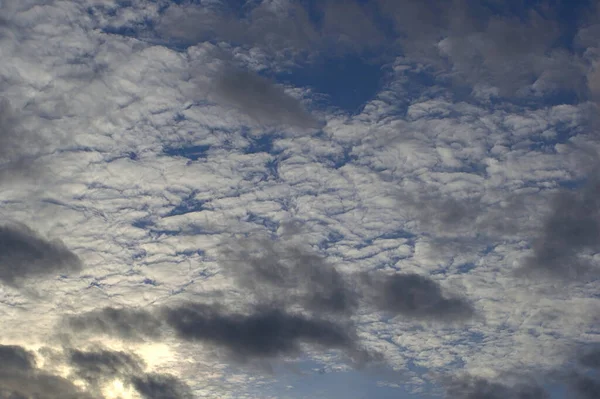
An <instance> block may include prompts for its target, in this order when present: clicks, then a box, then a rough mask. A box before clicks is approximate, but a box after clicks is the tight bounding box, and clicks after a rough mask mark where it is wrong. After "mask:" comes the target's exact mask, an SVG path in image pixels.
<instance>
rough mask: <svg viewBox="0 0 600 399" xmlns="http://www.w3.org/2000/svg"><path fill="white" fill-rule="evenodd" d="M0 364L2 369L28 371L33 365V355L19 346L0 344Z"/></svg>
mask: <svg viewBox="0 0 600 399" xmlns="http://www.w3.org/2000/svg"><path fill="white" fill-rule="evenodd" d="M0 364H1V365H2V366H1V367H2V369H12V370H20V371H28V370H32V369H33V368H34V367H35V357H34V356H33V354H32V353H31V352H29V351H27V350H25V349H24V348H22V347H20V346H15V345H0Z"/></svg>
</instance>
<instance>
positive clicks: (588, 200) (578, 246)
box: [519, 178, 600, 279]
mask: <svg viewBox="0 0 600 399" xmlns="http://www.w3.org/2000/svg"><path fill="white" fill-rule="evenodd" d="M599 248H600V181H599V180H598V179H597V178H592V179H591V180H590V181H589V182H588V183H587V184H586V185H585V186H584V187H582V188H581V189H578V190H572V191H563V192H561V193H559V194H558V195H557V196H556V197H555V198H554V200H553V202H552V206H551V210H550V213H549V214H548V216H547V217H546V219H545V220H544V223H543V226H542V231H541V233H540V235H539V236H538V237H537V239H536V240H535V241H534V243H533V254H532V255H531V256H530V257H528V258H527V259H526V260H525V263H524V265H523V267H522V268H521V269H520V270H519V272H520V273H523V274H527V275H539V274H544V275H549V276H553V277H560V278H568V279H574V278H581V277H585V276H586V275H588V274H589V273H590V272H591V271H593V269H594V267H593V265H592V264H591V263H590V261H588V260H587V259H585V258H584V257H583V255H586V254H588V255H589V254H590V253H592V252H597V251H598V249H599Z"/></svg>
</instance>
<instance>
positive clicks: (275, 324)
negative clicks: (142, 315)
mask: <svg viewBox="0 0 600 399" xmlns="http://www.w3.org/2000/svg"><path fill="white" fill-rule="evenodd" d="M164 314H165V319H166V323H167V324H168V325H169V326H171V327H172V328H173V329H174V330H175V331H176V333H177V335H178V336H179V337H180V338H181V339H184V340H188V341H205V342H210V343H212V344H215V345H217V346H219V347H221V348H224V349H226V350H227V351H228V352H229V354H230V355H231V356H233V357H234V358H237V359H239V360H242V361H244V360H247V359H269V358H276V357H279V356H284V355H295V354H297V353H299V351H300V344H301V343H308V344H313V345H317V346H320V347H324V348H338V349H345V350H352V349H354V338H353V337H352V335H351V334H350V333H349V331H351V330H350V329H349V328H348V327H347V326H344V325H339V324H336V323H334V322H331V321H328V320H323V319H317V318H309V317H306V316H304V315H301V314H292V313H287V312H285V311H282V310H280V309H270V308H267V309H256V310H255V311H254V312H253V313H251V314H249V315H246V314H235V313H223V312H221V311H220V310H218V309H215V308H213V307H209V306H205V305H199V304H189V305H183V306H180V307H177V308H172V309H167V310H165V311H164Z"/></svg>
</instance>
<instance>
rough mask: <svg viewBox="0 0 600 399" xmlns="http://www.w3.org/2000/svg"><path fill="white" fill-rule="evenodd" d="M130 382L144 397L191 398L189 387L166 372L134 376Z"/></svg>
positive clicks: (145, 398) (149, 398) (161, 398)
mask: <svg viewBox="0 0 600 399" xmlns="http://www.w3.org/2000/svg"><path fill="white" fill-rule="evenodd" d="M132 384H133V386H134V387H135V389H136V390H137V391H138V392H139V393H140V395H141V396H142V398H144V399H192V398H193V397H194V396H193V395H192V393H191V391H190V389H189V387H188V386H187V385H186V384H184V383H183V382H182V381H180V380H179V379H177V378H176V377H174V376H172V375H168V374H146V375H143V376H136V377H133V379H132Z"/></svg>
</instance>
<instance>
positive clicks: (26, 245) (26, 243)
mask: <svg viewBox="0 0 600 399" xmlns="http://www.w3.org/2000/svg"><path fill="white" fill-rule="evenodd" d="M79 270H81V261H80V260H79V258H78V257H77V255H75V254H74V253H73V252H71V251H70V250H69V249H68V248H67V247H66V246H65V245H64V244H63V243H62V242H60V241H58V240H54V241H48V240H46V239H45V238H43V237H41V236H39V235H38V234H37V233H36V232H34V231H33V230H31V229H30V228H29V227H27V226H25V225H22V224H14V225H4V226H0V281H2V282H3V283H5V284H8V285H12V286H18V285H20V284H21V283H22V282H23V280H24V279H26V278H28V277H36V276H43V275H50V274H53V273H59V272H62V273H69V272H77V271H79Z"/></svg>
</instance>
